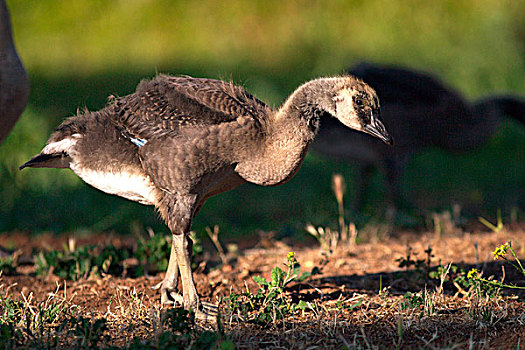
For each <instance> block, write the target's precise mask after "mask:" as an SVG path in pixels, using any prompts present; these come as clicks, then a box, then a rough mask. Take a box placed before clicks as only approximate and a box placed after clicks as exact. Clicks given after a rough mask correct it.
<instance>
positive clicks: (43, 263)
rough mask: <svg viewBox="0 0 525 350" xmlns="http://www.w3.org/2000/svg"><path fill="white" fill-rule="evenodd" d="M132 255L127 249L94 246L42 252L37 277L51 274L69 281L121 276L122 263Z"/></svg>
mask: <svg viewBox="0 0 525 350" xmlns="http://www.w3.org/2000/svg"><path fill="white" fill-rule="evenodd" d="M129 256H130V254H129V252H128V251H127V250H125V249H117V248H115V247H114V246H112V245H106V246H104V247H97V246H94V245H87V246H82V247H79V248H75V247H74V245H73V247H69V248H67V249H66V250H51V251H47V252H40V253H39V254H38V255H37V256H36V259H35V264H36V274H37V276H45V275H48V274H50V273H53V274H55V275H56V276H58V277H60V278H64V279H68V280H79V279H85V278H88V277H89V276H90V275H100V273H106V274H119V273H121V272H122V270H123V266H122V262H123V261H124V260H125V259H127V258H129Z"/></svg>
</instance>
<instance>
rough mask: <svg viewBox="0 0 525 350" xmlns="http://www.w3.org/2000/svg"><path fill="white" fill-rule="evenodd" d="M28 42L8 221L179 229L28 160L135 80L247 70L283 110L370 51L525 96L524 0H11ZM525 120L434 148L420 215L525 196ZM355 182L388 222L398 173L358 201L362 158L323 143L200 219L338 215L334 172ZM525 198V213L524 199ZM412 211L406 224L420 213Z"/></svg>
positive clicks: (249, 226)
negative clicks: (26, 90)
mask: <svg viewBox="0 0 525 350" xmlns="http://www.w3.org/2000/svg"><path fill="white" fill-rule="evenodd" d="M7 4H8V7H9V8H10V12H11V20H12V25H13V30H14V36H15V41H16V44H17V47H18V52H19V55H20V57H21V58H22V60H23V62H24V64H25V66H26V69H27V70H28V73H29V75H30V79H31V83H32V87H31V88H32V90H31V97H30V102H29V105H28V107H27V109H26V111H25V112H24V114H23V115H22V117H21V119H20V121H19V122H18V124H17V125H16V127H15V129H14V130H13V132H12V133H11V134H10V136H9V137H8V139H7V140H5V141H4V142H3V144H2V145H0V232H5V231H13V230H21V231H30V232H42V231H53V232H57V233H62V232H78V231H116V232H121V233H126V232H129V231H130V230H132V228H133V227H139V228H140V229H143V228H144V227H146V226H151V227H153V228H154V229H157V230H160V231H167V229H166V228H164V226H163V225H162V223H161V222H160V220H159V219H158V216H157V214H156V213H155V211H154V210H153V208H150V207H145V206H142V205H140V204H136V203H132V202H129V201H126V200H124V199H120V198H117V197H114V196H109V195H106V194H103V193H101V192H99V191H97V190H95V189H92V188H91V187H89V186H88V185H86V184H84V183H83V182H81V181H80V180H79V179H78V178H77V177H76V176H75V175H74V174H73V173H72V172H71V171H69V170H55V169H28V170H24V171H22V172H19V171H18V170H17V167H18V166H19V165H20V164H22V163H23V162H24V161H26V160H27V159H29V158H30V157H31V156H32V155H34V154H36V153H38V152H39V151H40V149H41V148H42V147H43V145H44V144H45V142H46V140H47V137H48V135H49V134H50V133H51V132H52V130H53V128H54V127H55V126H56V125H57V124H58V123H59V122H60V121H61V120H62V119H63V118H64V117H67V116H70V115H72V114H74V113H76V110H77V108H84V107H87V108H89V109H91V110H97V109H100V108H102V107H103V106H104V104H105V103H106V99H107V97H108V96H109V95H112V94H113V95H121V96H122V95H126V94H129V93H131V92H133V91H134V88H135V86H136V84H137V83H138V82H139V81H140V79H141V78H145V77H148V78H150V77H153V76H154V75H155V74H156V73H157V72H164V73H171V74H189V75H194V76H200V77H212V78H219V79H228V80H233V81H234V82H236V83H239V84H242V85H243V86H245V87H246V89H247V90H248V91H250V92H252V93H253V94H255V95H256V96H257V97H259V98H260V99H262V100H264V101H266V102H268V103H269V104H270V105H274V106H278V105H279V104H280V103H281V102H282V101H283V100H284V99H285V98H286V96H287V95H288V94H289V93H291V92H292V91H293V90H294V89H295V88H296V87H297V86H298V85H299V84H301V83H302V82H304V81H306V80H309V79H312V78H315V77H318V76H322V75H333V74H338V73H340V72H342V71H343V70H344V69H345V68H347V67H348V66H350V65H352V64H355V63H357V62H359V61H362V60H367V61H373V62H377V63H385V64H399V65H404V66H408V67H414V68H418V69H422V70H425V71H429V72H432V73H434V74H436V75H438V76H439V77H440V78H441V79H443V80H444V81H445V82H446V83H448V84H449V85H451V86H453V87H455V88H456V89H458V90H459V91H461V92H462V93H464V94H465V95H466V96H467V97H468V98H470V99H472V98H476V97H479V96H482V95H486V94H490V93H496V92H498V93H500V92H513V93H518V94H524V93H525V1H501V0H449V1H388V0H366V1H349V0H345V1H342V0H338V1H306V0H305V1H269V0H265V1H262V0H261V1H253V0H252V1H213V0H201V1H168V0H164V1H160V0H159V1H153V0H151V1H147V0H120V1H102V0H68V1H61V0H39V1H26V0H8V1H7ZM524 158H525V131H524V129H523V127H522V126H520V125H518V124H516V123H514V122H512V121H509V122H508V123H504V124H503V125H502V126H501V127H500V128H499V131H498V133H497V135H496V136H495V137H494V138H493V139H492V140H491V141H490V142H489V143H488V144H487V145H486V146H485V147H483V148H482V149H480V150H479V151H476V152H469V153H466V154H459V155H451V154H446V153H443V152H439V151H437V150H429V151H428V152H425V153H423V154H421V155H419V156H418V157H416V158H414V160H413V161H412V162H411V163H410V164H409V167H408V168H407V171H406V173H405V176H404V177H403V189H404V191H405V193H406V195H407V198H409V200H410V201H411V202H412V203H413V204H414V205H415V206H416V208H417V210H416V211H415V213H412V214H413V215H415V216H418V215H427V214H428V213H431V212H432V211H435V210H438V211H439V210H445V209H448V208H450V207H451V205H452V204H453V203H459V204H460V205H461V206H462V207H463V208H465V209H464V211H465V215H467V216H468V215H472V217H474V215H477V214H481V215H485V216H487V217H488V218H493V217H494V216H495V212H496V209H497V208H502V209H503V211H504V214H505V215H507V216H508V215H509V213H510V212H511V210H512V209H513V208H518V212H521V210H522V209H523V208H525V159H524ZM334 172H339V173H342V174H343V175H344V176H345V178H346V181H347V184H348V186H347V187H348V191H347V196H346V198H345V200H346V202H347V203H346V207H347V213H346V214H347V217H348V218H352V220H356V222H358V224H359V225H363V224H364V223H366V222H368V221H369V220H373V219H376V218H378V219H379V220H380V213H381V199H382V198H383V194H382V193H383V191H384V188H385V187H384V183H383V179H382V177H381V176H379V175H377V176H376V177H375V178H374V187H373V189H372V193H371V194H370V195H369V198H370V200H369V203H368V205H367V206H366V207H365V210H364V211H363V212H360V213H356V212H355V211H354V210H352V208H351V206H350V204H349V203H350V201H351V198H352V192H353V187H352V178H353V176H354V175H355V169H354V168H353V167H352V165H349V164H345V163H342V162H335V161H329V160H326V159H323V158H321V157H318V156H316V155H312V154H309V155H308V157H307V159H306V162H305V164H304V166H303V168H302V169H301V171H300V172H299V173H298V175H297V176H296V177H295V178H294V179H292V180H291V181H290V182H289V183H287V184H285V185H282V186H278V187H272V188H262V187H257V186H253V185H243V186H241V187H240V188H238V189H236V190H234V191H231V192H229V193H225V194H222V195H220V196H218V197H215V198H212V199H210V200H209V201H208V203H207V204H206V205H205V207H204V209H203V210H202V212H201V213H200V214H199V215H198V216H197V218H196V220H195V223H194V228H195V229H196V230H197V231H201V232H202V231H203V229H204V227H205V226H208V225H214V224H218V225H219V226H220V227H221V231H222V232H226V233H228V234H232V235H237V234H249V233H254V232H256V231H257V230H259V229H261V230H275V231H278V232H279V233H280V234H282V235H292V234H296V233H298V232H303V227H304V224H305V223H306V222H312V223H314V224H316V225H328V226H333V227H336V225H337V224H336V222H337V205H336V202H335V198H334V196H333V194H332V191H331V184H330V182H331V176H332V173H334ZM519 208H521V209H519ZM410 222H411V221H410V220H407V223H410Z"/></svg>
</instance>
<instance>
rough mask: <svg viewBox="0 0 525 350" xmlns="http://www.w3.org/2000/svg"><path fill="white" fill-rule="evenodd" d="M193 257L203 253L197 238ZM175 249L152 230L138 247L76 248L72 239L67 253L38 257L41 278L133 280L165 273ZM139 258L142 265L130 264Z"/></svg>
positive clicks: (36, 262)
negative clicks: (123, 276)
mask: <svg viewBox="0 0 525 350" xmlns="http://www.w3.org/2000/svg"><path fill="white" fill-rule="evenodd" d="M192 240H193V242H194V244H193V256H194V257H195V256H198V255H199V254H202V246H201V244H200V241H199V240H198V238H197V237H196V236H195V235H193V236H192ZM170 250H171V240H170V239H169V237H167V236H164V235H162V234H154V233H153V231H152V230H149V237H148V238H144V237H140V238H139V240H138V242H137V245H136V247H134V248H131V247H130V248H125V247H121V248H116V247H115V246H113V245H105V246H96V245H86V246H81V247H76V244H75V241H74V240H70V242H69V244H68V246H67V247H65V248H64V249H63V250H50V251H42V252H40V253H38V254H37V255H36V257H35V265H36V274H37V276H47V275H49V274H54V275H56V276H58V277H60V278H63V279H67V280H73V281H76V280H80V279H86V278H89V277H90V276H100V275H102V274H110V275H121V274H123V273H125V274H127V275H130V276H132V277H139V276H143V275H148V274H150V273H157V272H159V271H165V270H166V268H167V267H168V258H169V255H170ZM131 257H135V258H136V259H137V260H138V264H137V263H135V264H133V265H132V264H130V263H129V262H128V261H129V260H128V259H129V258H131Z"/></svg>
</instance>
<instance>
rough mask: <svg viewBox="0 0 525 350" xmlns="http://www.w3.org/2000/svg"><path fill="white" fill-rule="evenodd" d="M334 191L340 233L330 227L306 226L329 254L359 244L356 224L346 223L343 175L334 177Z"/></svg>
mask: <svg viewBox="0 0 525 350" xmlns="http://www.w3.org/2000/svg"><path fill="white" fill-rule="evenodd" d="M332 190H333V192H334V195H335V199H336V202H337V211H338V223H339V231H337V230H332V229H330V228H328V227H326V228H323V227H318V228H315V227H314V226H312V225H311V224H307V225H306V231H307V232H308V233H309V234H311V235H312V236H314V237H315V238H316V239H317V241H318V242H319V244H320V245H321V249H322V250H323V251H325V252H328V253H333V252H334V251H335V250H336V248H337V246H338V245H340V244H343V245H350V246H353V245H355V244H357V236H358V233H357V229H356V227H355V225H354V223H349V224H348V225H346V223H345V215H344V205H343V199H344V193H345V190H346V186H345V180H344V177H343V176H342V175H341V174H334V175H333V176H332Z"/></svg>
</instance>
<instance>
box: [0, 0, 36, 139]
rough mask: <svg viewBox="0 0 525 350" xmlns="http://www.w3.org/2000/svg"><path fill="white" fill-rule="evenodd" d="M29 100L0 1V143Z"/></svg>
mask: <svg viewBox="0 0 525 350" xmlns="http://www.w3.org/2000/svg"><path fill="white" fill-rule="evenodd" d="M28 98H29V79H28V78H27V75H26V71H25V70H24V67H23V66H22V62H20V58H19V57H18V55H17V53H16V49H15V45H14V43H13V35H12V32H11V22H10V20H9V11H8V10H7V5H6V3H5V1H4V0H0V143H2V141H3V140H4V139H5V137H6V136H7V134H8V133H9V131H11V129H12V128H13V126H14V125H15V123H16V121H17V120H18V117H19V116H20V114H22V111H23V110H24V108H25V106H26V104H27V100H28Z"/></svg>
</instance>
